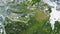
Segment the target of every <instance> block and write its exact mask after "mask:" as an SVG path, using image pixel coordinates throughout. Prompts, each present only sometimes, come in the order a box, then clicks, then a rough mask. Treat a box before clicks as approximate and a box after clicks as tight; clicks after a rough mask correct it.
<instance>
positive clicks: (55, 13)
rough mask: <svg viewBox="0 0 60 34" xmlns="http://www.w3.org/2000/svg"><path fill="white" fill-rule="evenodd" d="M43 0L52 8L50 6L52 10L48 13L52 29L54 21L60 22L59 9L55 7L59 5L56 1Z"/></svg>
mask: <svg viewBox="0 0 60 34" xmlns="http://www.w3.org/2000/svg"><path fill="white" fill-rule="evenodd" d="M43 2H45V3H47V4H48V5H50V6H52V8H51V10H52V12H51V13H50V24H51V27H52V30H54V24H55V21H59V22H60V11H58V10H56V9H57V8H56V7H59V6H58V4H57V3H58V1H54V0H52V1H51V0H43Z"/></svg>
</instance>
